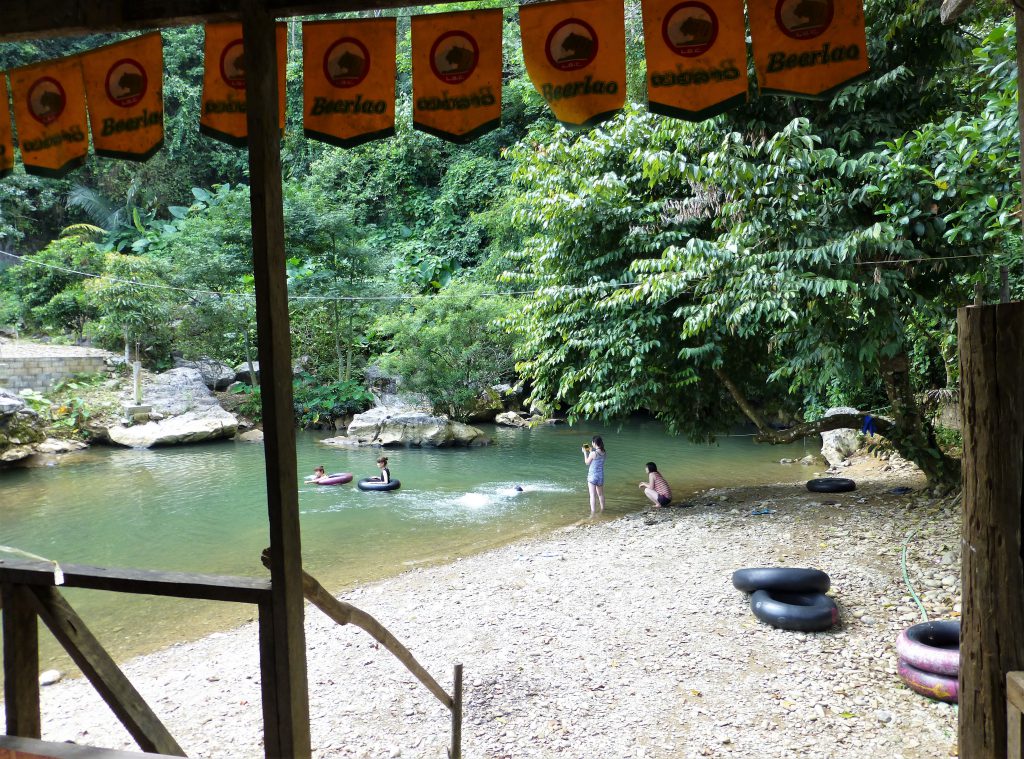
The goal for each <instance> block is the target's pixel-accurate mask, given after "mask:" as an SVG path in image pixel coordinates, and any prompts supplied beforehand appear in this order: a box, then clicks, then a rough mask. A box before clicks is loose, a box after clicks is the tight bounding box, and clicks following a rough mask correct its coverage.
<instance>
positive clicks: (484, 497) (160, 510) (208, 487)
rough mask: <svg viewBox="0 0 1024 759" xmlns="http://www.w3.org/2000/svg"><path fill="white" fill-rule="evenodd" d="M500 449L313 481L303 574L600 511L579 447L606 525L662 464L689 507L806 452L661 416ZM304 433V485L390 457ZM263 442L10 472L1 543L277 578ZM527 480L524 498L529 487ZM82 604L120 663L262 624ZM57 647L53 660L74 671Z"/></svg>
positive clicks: (760, 478) (59, 555)
mask: <svg viewBox="0 0 1024 759" xmlns="http://www.w3.org/2000/svg"><path fill="white" fill-rule="evenodd" d="M486 429H487V432H488V434H489V435H491V436H492V438H493V439H494V445H492V446H489V447H486V448H475V449H448V450H445V449H440V450H439V449H419V448H409V449H397V450H388V451H385V452H384V453H385V455H387V456H389V458H390V468H391V472H392V476H393V477H396V478H398V479H400V480H401V482H402V487H401V489H400V490H398V491H396V492H391V493H364V492H361V491H359V490H357V489H356V488H355V486H354V483H350V484H347V485H339V486H317V485H310V484H301V483H300V486H299V505H300V511H301V525H302V542H303V560H304V565H305V568H306V570H307V571H308V572H310V573H311V574H312V575H314V576H315V577H317V578H318V579H319V580H320V581H321V582H322V583H323V584H324V585H325V586H326V587H328V588H329V589H331V590H334V591H339V590H342V589H344V588H347V587H351V586H353V585H356V584H358V583H361V582H366V581H369V580H375V579H379V578H381V577H386V576H388V575H392V574H396V573H398V572H401V571H403V570H406V569H408V568H410V567H414V566H418V565H423V564H429V563H436V562H440V561H447V560H451V559H453V558H455V557H458V556H464V555H467V554H470V553H474V552H477V551H480V550H484V549H486V548H489V547H493V546H496V545H500V544H503V543H507V542H509V541H512V540H515V539H517V538H520V537H522V536H525V535H529V534H536V533H541V532H545V531H549V530H551V529H554V528H556V527H560V526H564V525H568V524H571V523H573V522H576V521H579V520H580V519H584V518H587V517H589V512H590V507H589V504H588V497H587V487H586V467H585V466H584V464H583V460H582V458H583V457H582V453H581V451H580V447H581V445H582V444H583V443H584V442H585V441H587V440H589V438H590V436H591V435H593V434H601V435H603V436H604V440H605V443H606V446H607V449H608V459H607V464H606V467H605V476H606V488H605V489H606V495H607V500H608V508H607V511H606V515H607V516H608V517H615V516H618V515H622V514H625V513H628V512H630V511H636V510H640V509H643V508H645V507H646V505H647V502H646V499H645V498H644V497H643V494H642V493H641V491H640V490H639V488H638V487H637V483H638V482H639V481H640V480H642V479H646V474H645V469H644V464H645V462H647V461H649V460H653V461H655V462H657V464H658V467H659V469H660V470H661V471H662V472H663V473H664V474H665V476H666V478H667V479H668V481H669V483H670V484H671V485H672V488H673V491H674V494H675V495H676V497H677V500H679V499H683V498H685V497H687V496H688V495H690V494H692V493H694V492H695V491H699V490H702V489H705V488H708V487H714V486H724V485H738V484H757V483H770V482H780V481H786V480H797V479H801V478H805V477H806V476H807V470H806V469H805V468H803V467H783V466H780V465H779V463H778V461H779V459H780V458H782V457H799V456H802V455H804V453H805V448H804V446H803V444H797V445H792V446H778V447H770V446H763V445H761V446H759V445H755V444H754V443H752V442H751V439H750V438H749V437H723V438H720V439H719V440H718V442H717V443H716V444H715V445H694V444H691V443H688V442H686V441H684V440H682V439H680V438H676V437H670V436H668V435H666V434H665V433H664V431H663V430H662V428H661V427H660V426H659V425H657V424H655V423H652V422H640V421H636V422H629V423H627V424H624V425H622V426H621V427H616V428H607V429H606V428H600V427H596V426H591V425H579V426H576V427H573V428H569V427H566V426H556V427H546V428H540V429H535V430H515V429H509V428H499V427H488V428H486ZM324 437H326V434H325V433H319V434H318V433H307V432H300V433H299V434H298V440H297V450H298V466H299V475H300V478H301V477H304V476H306V475H307V474H309V473H311V472H312V470H313V467H314V466H316V465H317V464H323V465H324V466H325V467H326V468H327V471H328V472H352V473H353V474H355V476H356V479H358V478H359V477H363V476H370V475H373V474H376V473H377V468H376V465H375V464H374V461H375V459H376V458H377V456H378V455H380V453H381V449H377V448H363V449H338V448H331V447H328V446H324V445H323V444H321V443H320V442H319V440H321V439H322V438H324ZM264 471H265V470H264V459H263V446H262V445H260V444H253V443H241V442H220V443H211V444H205V445H193V446H181V447H177V448H165V449H155V450H129V449H121V448H104V447H96V448H90V449H88V450H86V451H83V452H81V453H78V454H71V455H69V456H66V457H64V458H62V459H60V464H59V465H58V466H51V467H43V468H33V469H16V470H11V471H5V472H2V473H0V545H8V546H16V547H18V548H20V549H23V550H26V551H30V552H32V553H35V554H39V555H41V556H45V557H47V558H50V559H55V560H57V561H60V562H65V563H79V564H93V565H98V566H116V567H138V568H146V569H162V570H175V571H191V572H210V573H222V574H236V575H250V576H265V572H264V570H263V568H262V566H261V564H260V562H259V555H260V551H261V550H262V549H263V548H265V547H266V546H267V545H268V542H269V541H268V534H267V529H268V528H267V514H266V487H265V482H264ZM517 485H519V486H521V487H522V488H523V492H516V490H515V487H516V486H517ZM67 594H68V597H69V598H70V600H71V602H72V604H73V605H74V606H75V608H76V609H77V610H78V611H79V613H80V614H81V615H82V616H83V617H84V618H85V620H86V622H87V623H88V624H89V625H90V627H91V628H92V629H93V631H94V632H95V633H96V634H97V636H98V637H99V638H100V640H101V641H102V642H103V643H104V644H105V645H106V646H107V647H108V648H109V649H111V650H112V651H113V652H114V653H115V654H116V655H118V656H120V657H123V656H127V655H129V654H134V653H140V652H145V651H150V650H154V649H155V648H157V647H159V646H161V645H164V644H166V643H169V642H173V641H178V640H188V639H192V638H196V637H199V636H201V635H203V634H205V633H207V632H210V631H211V630H215V629H222V628H224V627H225V626H228V625H231V624H235V623H238V622H241V621H244V620H246V619H249V618H251V616H252V609H251V608H250V607H247V606H237V605H234V604H214V603H210V602H195V601H180V600H176V599H162V598H151V597H143V596H124V595H120V594H112V593H101V592H96V591H82V590H77V591H76V590H74V589H71V590H68V591H67ZM56 654H57V649H56V647H55V644H53V645H51V644H47V645H46V648H45V655H44V658H46V659H47V661H49V662H51V663H53V664H54V665H55V666H56V665H60V664H61V663H63V659H62V658H61V657H59V656H57V655H56Z"/></svg>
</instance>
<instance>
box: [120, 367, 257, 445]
mask: <svg viewBox="0 0 1024 759" xmlns="http://www.w3.org/2000/svg"><path fill="white" fill-rule="evenodd" d="M142 399H143V403H145V404H146V405H148V406H150V407H151V408H152V411H153V414H152V416H153V417H155V421H150V422H146V423H145V424H133V425H126V424H118V425H115V426H113V427H111V428H109V429H108V430H107V435H106V436H107V437H108V438H109V439H110V440H111V442H114V443H117V444H119V445H127V446H130V447H132V448H149V447H150V446H154V445H176V444H178V443H198V442H201V441H204V440H213V439H217V438H226V437H234V435H235V432H236V431H237V430H238V419H237V418H236V417H235V415H234V414H230V413H228V412H227V411H225V410H224V409H223V408H221V406H220V404H219V403H217V399H216V398H215V397H214V396H213V394H212V393H211V392H210V390H209V388H207V386H206V382H205V381H204V380H203V376H202V374H200V372H199V370H198V369H193V368H191V367H178V368H176V369H171V370H170V371H167V372H164V373H163V374H158V375H157V376H155V377H154V378H153V379H152V380H150V381H148V382H146V383H145V385H144V387H143V389H142Z"/></svg>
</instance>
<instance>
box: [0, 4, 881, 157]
mask: <svg viewBox="0 0 1024 759" xmlns="http://www.w3.org/2000/svg"><path fill="white" fill-rule="evenodd" d="M642 11H643V28H644V45H645V52H646V58H647V92H648V108H649V109H650V110H651V111H652V112H653V113H658V114H662V115H666V116H671V117H675V118H680V119H686V120H689V121H700V120H703V119H707V118H710V117H712V116H715V115H717V114H720V113H723V112H724V111H726V110H728V109H729V108H731V107H733V106H735V105H737V104H740V103H743V102H745V101H746V99H747V96H748V92H749V82H748V70H749V68H748V60H747V40H746V19H745V16H744V0H714V2H712V0H707V1H706V2H705V1H704V0H681V1H680V0H642ZM746 12H747V17H749V25H750V30H751V45H750V46H751V48H752V63H753V69H754V71H755V72H756V77H757V84H758V89H759V90H760V91H761V92H762V93H774V94H782V95H797V96H803V97H828V96H830V95H831V94H832V93H834V92H835V91H837V90H838V89H840V88H842V87H843V86H845V85H846V84H848V83H850V82H851V81H853V80H855V79H857V78H859V77H861V76H863V75H864V74H866V73H867V71H868V60H867V51H866V44H865V30H864V9H863V5H862V0H747V3H746ZM502 23H503V18H502V11H501V9H492V10H474V11H457V12H451V13H436V14H429V15H421V16H414V17H413V18H412V106H413V114H412V116H413V127H414V128H416V129H419V130H421V131H424V132H427V133H429V134H433V135H435V136H437V137H440V138H442V139H445V140H450V141H452V142H457V143H464V142H469V141H471V140H473V139H476V138H477V137H479V136H480V135H482V134H485V133H487V132H488V131H490V130H492V129H495V128H496V127H498V126H499V125H500V123H501V86H502V72H503V60H502V34H501V33H502ZM519 24H520V31H521V36H522V47H523V59H524V61H525V63H526V70H527V73H528V75H529V77H530V80H531V81H532V83H533V85H534V87H535V88H536V89H537V91H538V92H539V93H540V95H541V96H542V97H543V98H544V100H545V101H546V102H547V104H548V106H549V107H550V108H551V110H552V112H553V113H554V115H555V118H557V119H558V120H559V121H560V122H561V123H563V124H564V125H566V126H569V127H576V128H580V127H586V126H591V125H594V124H598V123H600V122H602V121H604V120H605V119H607V118H609V117H611V116H612V115H614V114H615V113H616V112H617V111H618V110H620V109H621V108H622V107H623V105H624V104H625V98H626V35H625V21H624V13H623V5H622V0H555V2H548V3H538V4H531V5H525V6H521V7H520V8H519ZM396 29H397V26H396V21H395V19H394V18H372V19H355V20H342V21H310V22H305V23H303V25H302V44H303V61H302V66H303V103H302V107H303V131H304V134H305V136H306V137H308V138H310V139H314V140H320V141H323V142H326V143H328V144H331V145H336V146H339V147H346V148H347V147H353V146H356V145H359V144H362V143H364V142H368V141H370V140H377V139H381V138H385V137H388V136H390V135H393V134H394V131H395V79H396V63H395V51H396V33H397V32H396ZM286 51H287V36H286V32H285V25H284V24H283V23H282V24H278V25H277V57H278V67H277V68H278V76H279V81H278V92H279V96H280V104H279V109H280V126H281V129H282V131H283V130H284V125H285V60H286ZM245 61H246V58H245V48H244V46H243V42H242V28H241V24H237V23H219V24H207V25H206V34H205V44H204V63H205V66H204V76H203V99H202V114H201V117H200V122H199V129H200V131H201V132H202V133H203V134H205V135H208V136H210V137H213V138H215V139H218V140H222V141H224V142H226V143H228V144H231V145H235V146H244V145H245V144H246V140H247V127H246V92H245V69H246V66H245ZM8 73H9V75H10V93H9V94H8V87H7V75H6V74H4V73H3V72H0V103H10V102H13V106H14V108H13V110H14V121H13V124H12V121H11V113H10V109H9V108H0V176H4V175H5V174H7V173H9V172H10V171H11V170H12V168H13V166H14V142H13V127H16V128H17V137H18V144H19V147H20V149H21V158H22V162H23V163H24V166H25V171H26V172H27V173H29V174H37V175H40V176H46V177H61V176H64V175H65V174H67V173H68V172H69V171H71V170H72V169H74V168H76V167H78V166H80V165H82V163H83V162H84V161H85V158H86V156H87V154H88V149H89V144H90V137H91V142H92V146H93V149H94V150H95V152H96V153H97V155H101V156H108V157H112V158H121V159H127V160H135V161H144V160H146V159H148V158H149V157H151V156H152V155H153V154H154V153H156V152H157V151H158V150H159V149H160V147H161V146H162V145H163V43H162V38H161V36H160V33H159V32H152V33H149V34H144V35H141V36H139V37H135V38H132V39H130V40H125V41H122V42H118V43H115V44H112V45H108V46H105V47H102V48H98V49H96V50H92V51H89V52H87V53H82V54H80V55H76V56H72V57H69V58H63V59H60V60H55V61H48V62H45V63H39V64H34V65H31V66H24V67H21V68H17V69H12V70H11V71H10V72H8Z"/></svg>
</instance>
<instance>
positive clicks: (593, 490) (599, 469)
mask: <svg viewBox="0 0 1024 759" xmlns="http://www.w3.org/2000/svg"><path fill="white" fill-rule="evenodd" d="M590 442H591V443H593V444H594V447H593V448H591V447H590V446H589V445H585V446H583V463H584V464H586V465H587V487H588V488H589V489H590V516H594V513H595V511H594V505H595V503H594V501H595V499H596V501H597V504H598V505H599V508H598V509H597V511H604V459H605V455H606V453H605V450H604V441H603V440H602V439H601V436H600V435H594V437H593V438H591V440H590Z"/></svg>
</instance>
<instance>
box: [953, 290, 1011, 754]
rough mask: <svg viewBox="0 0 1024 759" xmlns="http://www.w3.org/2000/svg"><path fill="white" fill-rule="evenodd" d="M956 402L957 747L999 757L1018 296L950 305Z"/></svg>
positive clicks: (1007, 653)
mask: <svg viewBox="0 0 1024 759" xmlns="http://www.w3.org/2000/svg"><path fill="white" fill-rule="evenodd" d="M958 326H959V332H960V334H959V350H960V378H961V379H960V388H961V389H960V407H961V409H963V415H964V419H963V435H964V467H963V485H964V491H963V492H964V508H963V520H962V534H961V539H962V541H963V546H962V551H961V554H962V556H963V567H962V572H961V578H962V583H963V587H962V597H963V618H962V620H961V627H960V709H959V739H960V740H959V745H960V755H961V756H963V757H969V759H1003V757H1005V756H1006V750H1007V748H1006V747H1007V723H1006V717H1007V715H1006V697H1007V691H1006V687H1007V686H1006V674H1007V673H1008V672H1010V671H1016V670H1022V669H1024V552H1022V546H1021V528H1022V526H1024V303H1006V304H997V305H992V306H980V307H979V306H974V307H967V308H961V309H960V311H959V313H958Z"/></svg>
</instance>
